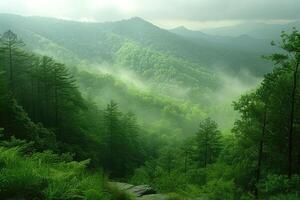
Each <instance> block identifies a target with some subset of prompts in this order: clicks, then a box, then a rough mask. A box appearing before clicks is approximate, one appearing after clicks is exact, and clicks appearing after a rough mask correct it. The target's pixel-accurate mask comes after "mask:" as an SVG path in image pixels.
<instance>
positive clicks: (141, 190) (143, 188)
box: [128, 185, 156, 197]
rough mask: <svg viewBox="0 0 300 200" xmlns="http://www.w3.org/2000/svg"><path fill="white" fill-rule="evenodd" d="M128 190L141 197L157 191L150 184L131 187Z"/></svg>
mask: <svg viewBox="0 0 300 200" xmlns="http://www.w3.org/2000/svg"><path fill="white" fill-rule="evenodd" d="M128 192H129V193H132V194H134V195H135V196H136V197H141V196H144V195H148V194H155V193H156V192H155V191H154V189H153V188H151V187H150V186H149V185H138V186H134V187H132V188H129V189H128Z"/></svg>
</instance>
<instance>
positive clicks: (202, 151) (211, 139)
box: [195, 118, 221, 168]
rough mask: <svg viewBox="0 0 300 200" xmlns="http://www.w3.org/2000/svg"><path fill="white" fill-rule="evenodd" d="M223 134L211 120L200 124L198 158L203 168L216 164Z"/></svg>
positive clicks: (196, 140) (197, 144)
mask: <svg viewBox="0 0 300 200" xmlns="http://www.w3.org/2000/svg"><path fill="white" fill-rule="evenodd" d="M220 137H221V132H220V131H219V130H218V125H217V123H216V122H215V121H213V120H212V119H211V118H207V119H205V120H203V121H201V122H200V125H199V130H198V132H197V133H196V138H195V142H196V158H197V159H198V161H199V165H200V166H201V167H204V168H206V167H207V165H208V164H211V163H213V162H215V161H216V160H217V158H218V155H219V153H220V150H221V141H220Z"/></svg>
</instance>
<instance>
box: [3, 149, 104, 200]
mask: <svg viewBox="0 0 300 200" xmlns="http://www.w3.org/2000/svg"><path fill="white" fill-rule="evenodd" d="M22 149H24V147H23V148H21V147H18V146H17V147H10V148H7V147H3V146H1V147H0V163H1V168H2V169H1V174H0V182H1V186H0V195H1V198H4V199H12V198H17V199H20V198H24V199H99V200H100V199H101V200H102V199H108V198H107V196H106V194H105V193H104V189H103V187H102V185H103V181H104V180H103V178H102V175H100V174H99V175H96V174H95V175H90V174H88V173H87V172H86V171H85V168H86V165H87V163H88V161H82V162H75V161H70V160H69V159H65V158H66V157H65V156H62V157H60V156H59V155H56V154H53V153H51V152H49V151H46V152H42V153H33V154H31V155H23V153H21V152H22V151H23V150H22Z"/></svg>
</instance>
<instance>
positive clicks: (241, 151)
mask: <svg viewBox="0 0 300 200" xmlns="http://www.w3.org/2000/svg"><path fill="white" fill-rule="evenodd" d="M0 30H1V31H2V33H1V36H0V38H1V39H0V136H1V137H0V168H1V170H0V197H1V199H53V200H54V199H91V200H94V199H95V200H96V199H103V200H104V199H107V200H108V199H111V200H134V199H141V200H143V199H150V200H154V199H155V197H152V198H151V195H150V196H148V194H150V191H151V193H155V192H156V193H161V194H164V196H163V198H164V199H165V200H174V199H175V200H178V199H179V200H181V199H209V200H210V199H212V200H218V199H226V200H227V199H228V200H235V199H236V200H238V199H243V200H246V199H247V200H248V199H249V200H250V199H271V200H281V199H282V200H294V199H295V200H296V199H299V198H300V197H299V190H300V171H299V164H300V143H299V141H300V135H299V134H300V132H299V131H298V127H299V122H300V120H299V117H300V116H299V112H300V110H299V109H300V107H299V105H300V104H299V103H300V102H299V100H300V99H299V95H300V89H299V64H300V33H299V32H298V31H297V30H296V29H292V31H290V32H283V33H282V34H281V39H280V40H278V39H277V40H276V41H274V42H272V43H271V44H272V45H271V47H265V43H264V42H266V40H264V39H255V38H252V37H243V36H241V37H223V36H222V37H221V36H220V37H219V36H218V37H217V36H212V35H206V34H204V33H201V32H195V31H190V30H187V29H182V28H181V29H175V30H172V31H167V30H164V29H161V28H159V27H157V26H155V25H153V24H151V23H149V22H147V21H145V20H143V19H141V18H132V19H129V20H123V21H119V22H108V23H84V22H73V21H65V20H57V19H52V18H43V17H20V16H16V15H4V14H1V15H0ZM278 35H280V32H278ZM275 39H276V38H275ZM243 42H245V44H251V45H242V43H243ZM256 45H257V46H256ZM255 48H259V49H260V51H255V50H254V49H255ZM271 49H272V50H273V51H272V50H271ZM259 54H260V55H259ZM237 74H238V75H239V76H237ZM242 92H243V94H241V93H242ZM112 182H113V183H115V184H113V183H112ZM118 182H126V183H130V184H133V185H149V187H151V189H149V190H147V191H146V192H145V194H143V195H142V197H140V196H138V197H134V196H132V194H131V193H127V192H126V191H125V190H124V189H122V188H118V187H116V186H115V185H118V184H116V183H118ZM143 187H145V186H143ZM147 187H148V186H147ZM148 192H149V193H148ZM153 198H154V199H153Z"/></svg>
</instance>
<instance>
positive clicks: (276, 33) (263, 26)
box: [202, 21, 300, 39]
mask: <svg viewBox="0 0 300 200" xmlns="http://www.w3.org/2000/svg"><path fill="white" fill-rule="evenodd" d="M293 27H295V28H298V29H300V21H295V22H291V23H287V24H267V23H244V24H239V25H236V26H231V27H221V28H213V29H203V30H202V32H204V33H206V34H211V35H218V36H232V37H237V36H240V35H243V34H247V35H249V36H251V37H254V38H257V39H279V37H280V33H281V31H292V28H293Z"/></svg>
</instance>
